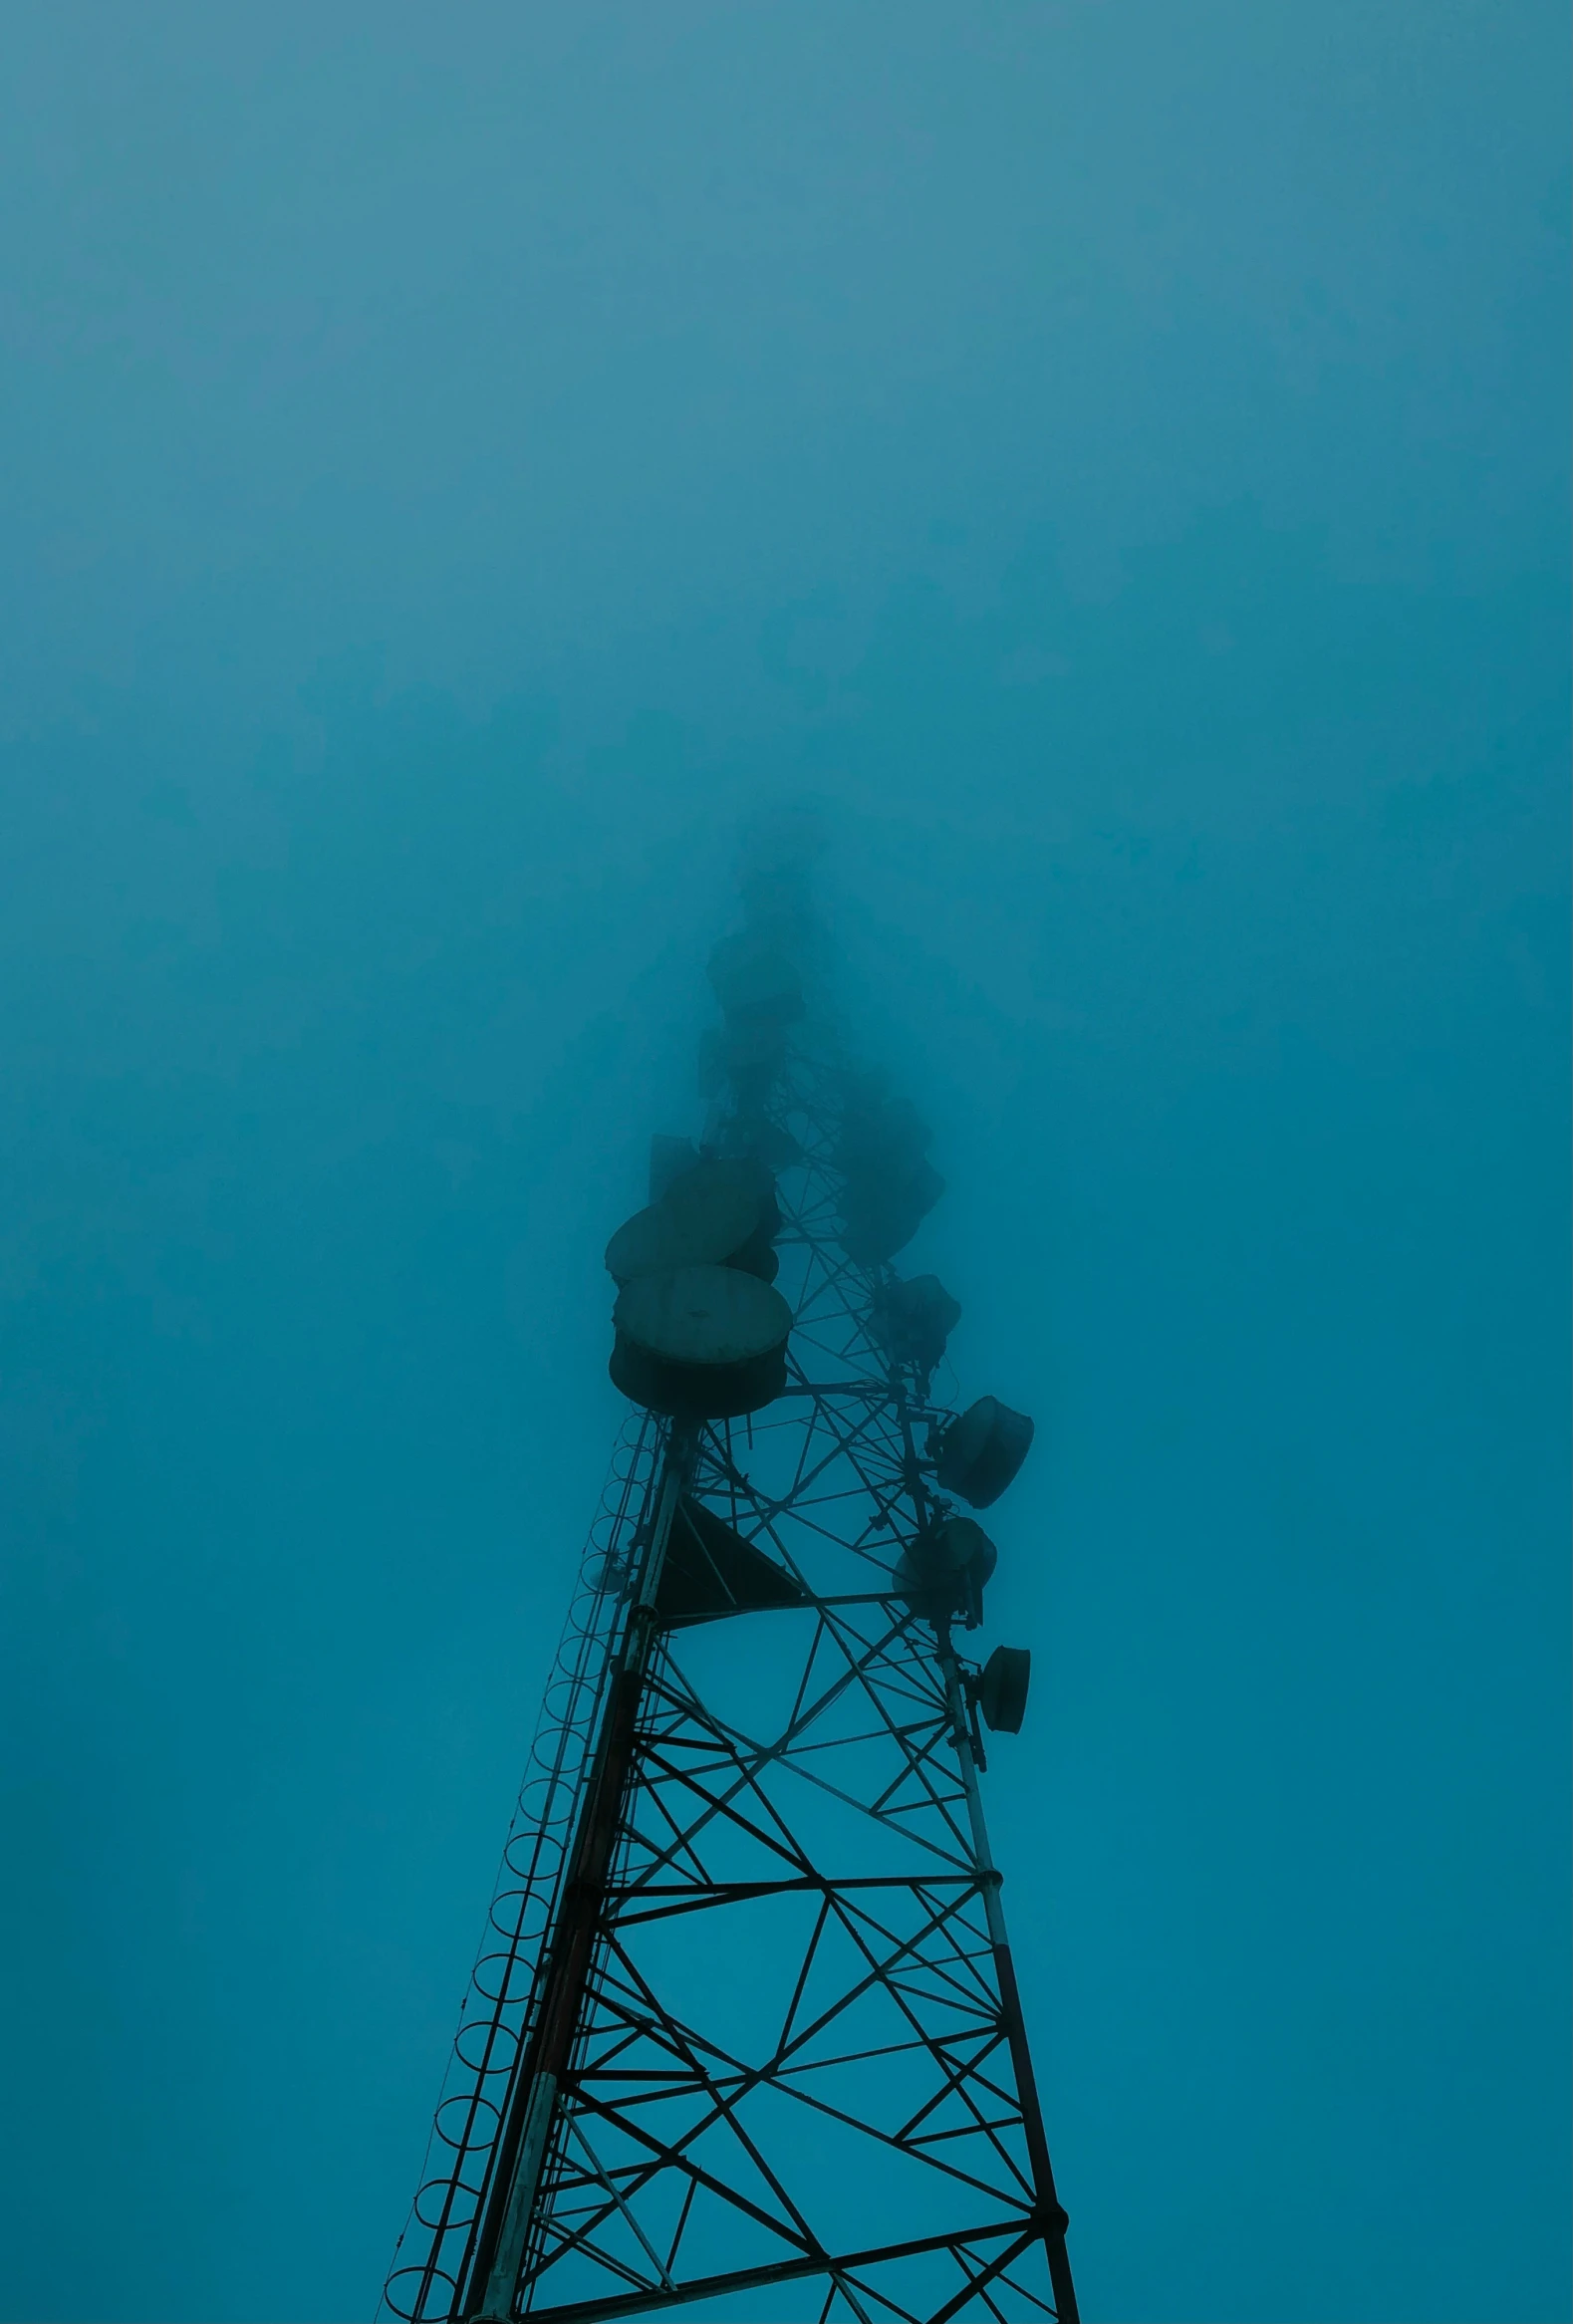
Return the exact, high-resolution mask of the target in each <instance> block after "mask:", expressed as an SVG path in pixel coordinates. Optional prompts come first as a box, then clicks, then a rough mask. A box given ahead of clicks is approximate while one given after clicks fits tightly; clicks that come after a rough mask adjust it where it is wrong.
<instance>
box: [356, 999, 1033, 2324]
mask: <svg viewBox="0 0 1573 2324" xmlns="http://www.w3.org/2000/svg"><path fill="white" fill-rule="evenodd" d="M735 1054H736V1052H735V1045H734V1056H735ZM743 1054H744V1056H745V1058H746V1060H747V1062H746V1063H741V1064H736V1063H734V1069H733V1074H732V1077H731V1079H730V1080H729V1081H728V1082H726V1083H724V1084H723V1086H722V1088H721V1090H720V1093H719V1095H718V1097H717V1099H716V1102H715V1105H714V1107H713V1109H712V1114H711V1119H710V1122H709V1125H708V1127H707V1131H706V1138H705V1150H706V1151H707V1152H710V1153H715V1154H722V1155H724V1154H726V1153H728V1152H744V1151H747V1152H750V1153H754V1154H757V1153H759V1152H760V1151H762V1150H765V1149H768V1151H769V1153H770V1155H771V1157H772V1168H773V1170H774V1174H775V1186H776V1199H777V1202H778V1204H779V1216H780V1228H779V1233H778V1235H777V1237H776V1248H777V1250H778V1252H779V1259H780V1269H781V1272H780V1276H779V1278H778V1282H777V1289H778V1290H779V1291H781V1292H782V1293H783V1294H784V1295H785V1296H786V1298H787V1300H788V1301H789V1303H790V1306H791V1309H792V1314H793V1326H792V1333H791V1340H790V1343H789V1351H788V1361H787V1374H786V1386H785V1390H784V1392H783V1393H781V1394H779V1395H777V1396H776V1397H775V1398H774V1400H773V1401H772V1402H771V1403H770V1404H769V1405H768V1406H767V1407H766V1408H765V1409H764V1410H763V1411H760V1412H757V1413H755V1414H753V1415H751V1416H750V1417H748V1418H747V1419H743V1420H710V1421H698V1420H691V1419H684V1418H683V1417H681V1416H680V1415H679V1416H676V1417H667V1418H662V1417H661V1416H660V1415H658V1414H655V1413H639V1414H636V1416H635V1417H634V1418H632V1419H631V1420H630V1421H629V1423H628V1424H627V1426H626V1427H625V1429H624V1431H623V1434H622V1437H621V1439H620V1442H619V1445H618V1447H617V1450H616V1453H615V1455H614V1459H613V1464H612V1474H611V1479H610V1482H609V1485H608V1488H607V1492H606V1495H605V1497H604V1500H603V1504H602V1509H601V1513H600V1515H599V1517H598V1519H597V1521H596V1523H595V1525H594V1527H593V1528H592V1532H591V1536H590V1541H589V1545H588V1548H587V1551H586V1554H585V1559H584V1564H583V1567H582V1569H581V1575H580V1581H579V1587H578V1592H577V1595H576V1597H575V1599H574V1602H573V1606H572V1609H571V1612H570V1616H569V1620H568V1625H567V1629H566V1632H565V1635H564V1640H563V1644H562V1646H561V1648H560V1650H559V1654H558V1658H557V1663H556V1666H555V1669H554V1672H553V1675H552V1678H551V1679H550V1682H549V1684H548V1688H547V1694H546V1700H545V1703H544V1706H543V1709H542V1713H541V1719H540V1724H539V1727H538V1729H537V1734H536V1740H535V1745H534V1750H533V1754H532V1758H531V1763H530V1769H529V1773H528V1776H527V1778H526V1781H525V1785H524V1788H523V1791H522V1793H521V1795H520V1801H519V1808H518V1813H517V1815H516V1818H515V1821H514V1826H513V1831H512V1834H511V1836H510V1839H509V1842H508V1846H507V1849H506V1852H505V1856H504V1861H503V1868H502V1873H501V1876H500V1879H499V1883H498V1888H497V1892H496V1895H495V1898H494V1901H493V1904H492V1908H491V1915H490V1923H489V1928H488V1934H487V1939H486V1941H485V1943H484V1945H483V1947H482V1952H481V1957H480V1959H479V1960H478V1962H477V1964H476V1967H475V1971H474V1975H473V1979H472V1983H471V1987H470V1991H469V1994H468V1997H467V1999H466V2002H465V2006H464V2012H463V2016H462V2021H461V2024H460V2029H459V2032H458V2036H457V2039H456V2042H455V2045H454V2050H453V2053H452V2058H451V2061H450V2065H449V2071H448V2075H447V2080H446V2084H445V2088H444V2093H443V2096H442V2099H441V2103H440V2105H439V2107H438V2111H437V2115H436V2121H435V2125H434V2128H433V2132H432V2138H431V2144H430V2147H429V2149H428V2154H427V2163H426V2172H425V2178H424V2183H423V2185H422V2186H421V2189H420V2191H419V2194H418V2195H417V2196H416V2199H415V2203H414V2207H413V2210H412V2213H411V2216H410V2220H409V2222H408V2224H407V2226H406V2228H405V2231H404V2233H403V2235H402V2237H401V2238H400V2243H399V2248H398V2251H397V2253H396V2254H395V2258H394V2262H393V2273H392V2275H391V2276H390V2278H389V2282H388V2286H387V2289H386V2293H385V2309H384V2312H385V2313H392V2314H393V2315H394V2316H398V2317H405V2318H413V2319H418V2320H421V2324H424V2320H427V2319H436V2318H441V2319H444V2320H449V2324H463V2320H467V2319H472V2318H480V2317H484V2318H488V2319H492V2318H494V2319H499V2320H507V2319H511V2318H522V2317H529V2318H531V2319H534V2320H536V2324H568V2320H569V2319H587V2320H588V2319H591V2318H604V2317H614V2316H644V2315H647V2314H654V2313H655V2311H657V2310H661V2309H664V2308H668V2307H672V2306H675V2305H678V2304H680V2303H697V2313H698V2314H699V2315H700V2316H702V2317H711V2318H716V2319H720V2318H726V2319H730V2320H734V2324H735V2320H736V2319H739V2318H744V2317H746V2318H747V2319H750V2320H751V2324H752V2320H758V2319H765V2318H779V2319H784V2320H786V2324H803V2320H806V2319H809V2318H814V2319H818V2320H820V2324H829V2320H830V2319H833V2318H837V2319H839V2318H854V2317H855V2318H859V2319H863V2320H864V2324H875V2320H876V2319H888V2318H896V2319H910V2320H913V2324H917V2320H918V2319H925V2320H927V2324H945V2320H947V2319H949V2318H951V2317H961V2318H965V2319H967V2320H968V2324H981V2320H982V2319H983V2318H985V2317H993V2318H996V2319H1007V2320H1008V2324H1020V2320H1023V2319H1027V2318H1030V2317H1033V2316H1051V2317H1054V2318H1056V2319H1058V2320H1059V2324H1076V2319H1077V2310H1076V2299H1075V2293H1074V2290H1073V2287H1072V2282H1071V2273H1070V2266H1069V2261H1068V2259H1067V2256H1066V2247H1065V2227H1066V2218H1065V2213H1064V2211H1063V2210H1062V2208H1061V2206H1060V2203H1059V2200H1058V2197H1057V2195H1056V2193H1055V2188H1054V2180H1053V2175H1052V2172H1051V2170H1050V2165H1049V2154H1048V2148H1047V2144H1046V2141H1045V2136H1044V2130H1043V2122H1042V2116H1041V2113H1040V2108H1039V2102H1038V2094H1037V2089H1036V2086H1035V2083H1034V2079H1033V2070H1032V2061H1031V2057H1030V2055H1029V2052H1028V2047H1027V2039H1026V2032H1025V2028H1024V2025H1023V2020H1022V2012H1021V2003H1020V1999H1019V1995H1018V1992H1017V1987H1016V1979H1015V1973H1014V1970H1013V1968H1012V1964H1011V1956H1010V1949H1009V1945H1008V1943H1007V1940H1006V1936H1005V1924H1004V1919H1003V1914H1002V1911H1001V1906H1000V1894H999V1890H1000V1882H999V1875H998V1873H997V1872H996V1871H995V1869H994V1865H993V1861H992V1858H991V1856H990V1853H989V1846H988V1837H987V1833H986V1830H985V1826H984V1820H983V1809H982V1803H981V1799H980V1796H979V1786H978V1775H979V1771H980V1769H981V1768H982V1766H983V1763H984V1762H983V1747H982V1739H981V1734H980V1729H979V1723H978V1717H977V1699H978V1693H979V1675H978V1673H977V1671H976V1669H975V1668H974V1667H973V1666H972V1665H971V1664H970V1663H968V1662H967V1661H965V1660H964V1659H963V1657H962V1655H961V1654H960V1652H959V1651H958V1648H957V1644H956V1640H955V1637H954V1635H953V1632H954V1625H955V1622H956V1620H957V1619H961V1620H964V1619H966V1618H967V1613H968V1611H969V1612H970V1618H971V1619H973V1620H975V1619H976V1611H977V1601H976V1593H975V1591H974V1592H973V1595H972V1599H971V1604H970V1608H969V1610H968V1609H963V1608H961V1607H959V1606H956V1605H953V1604H945V1603H941V1602H940V1601H939V1600H936V1599H934V1598H933V1597H932V1596H929V1597H928V1598H926V1599H925V1598H924V1596H923V1595H922V1593H921V1592H919V1591H917V1590H914V1589H913V1586H912V1581H911V1551H912V1545H913V1544H914V1543H915V1542H916V1543H918V1544H919V1545H920V1544H921V1542H922V1541H923V1540H924V1539H925V1538H929V1537H931V1535H932V1531H933V1528H934V1527H935V1525H936V1524H939V1523H942V1522H943V1521H944V1520H945V1518H946V1517H947V1516H948V1515H949V1506H948V1504H947V1503H946V1501H945V1500H944V1499H943V1497H942V1496H941V1495H940V1494H939V1492H938V1489H937V1485H936V1479H935V1464H934V1460H933V1458H932V1457H931V1453H932V1449H933V1447H934V1445H935V1444H936V1443H937V1442H939V1441H941V1438H942V1431H943V1430H944V1429H945V1428H946V1427H947V1426H948V1425H949V1424H950V1423H952V1422H953V1420H954V1418H955V1416H954V1415H953V1414H951V1413H949V1412H948V1411H946V1410H945V1409H943V1408H941V1407H940V1406H938V1405H936V1404H934V1403H932V1402H931V1401H930V1397H929V1385H928V1383H929V1374H930V1370H931V1361H932V1351H931V1350H929V1351H928V1352H927V1354H926V1355H925V1354H924V1353H923V1352H921V1351H918V1352H917V1353H915V1352H913V1351H912V1350H911V1349H904V1346H903V1343H902V1340H901V1337H900V1335H899V1334H896V1333H893V1331H892V1328H891V1324H890V1316H891V1313H892V1301H893V1296H894V1294H895V1293H896V1292H897V1290H898V1288H899V1284H898V1278H897V1277H896V1275H895V1273H894V1271H893V1269H892V1268H891V1266H890V1265H889V1263H888V1262H887V1261H884V1260H879V1259H876V1260H874V1261H870V1262H867V1263H862V1264H860V1263H858V1262H856V1261H855V1260H854V1259H852V1258H850V1257H849V1256H848V1253H847V1250H846V1248H845V1247H844V1244H845V1241H852V1242H854V1244H856V1237H855V1236H853V1235H851V1234H849V1232H848V1227H847V1216H848V1210H849V1193H848V1184H847V1177H846V1167H847V1162H846V1157H847V1140H848V1110H849V1105H850V1104H851V1103H852V1102H853V1098H851V1097H849V1092H851V1093H854V1094H855V1093H856V1091H857V1090H858V1089H859V1088H861V1087H866V1084H860V1083H859V1082H858V1081H857V1079H856V1077H854V1076H853V1075H851V1073H850V1070H849V1068H848V1066H847V1064H846V1062H845V1060H844V1058H843V1056H842V1054H841V1053H840V1051H839V1049H838V1047H837V1046H836V1044H835V1043H834V1042H833V1040H832V1039H831V1038H830V1036H829V1035H828V1034H827V1033H825V1032H823V1031H822V1030H817V1029H815V1028H814V1027H813V1025H812V1024H811V1023H808V1022H800V1023H798V1024H796V1025H794V1026H793V1027H792V1029H791V1032H790V1036H789V1037H788V1036H786V1035H785V1034H783V1036H782V1037H781V1039H780V1040H779V1041H767V1042H766V1043H765V1044H764V1046H763V1049H761V1046H760V1043H759V1042H758V1041H757V1040H754V1041H752V1042H751V1043H745V1044H743ZM761 1059H762V1060H763V1062H761ZM935 1183H936V1184H937V1181H935ZM904 1558H905V1559H906V1561H907V1562H906V1563H905V1564H904V1562H903V1561H904ZM898 1569H900V1570H898ZM904 1582H905V1584H906V1588H907V1591H908V1593H909V1594H908V1595H903V1594H902V1591H901V1589H900V1588H899V1586H898V1585H899V1584H902V1583H904ZM777 2287H784V2288H777Z"/></svg>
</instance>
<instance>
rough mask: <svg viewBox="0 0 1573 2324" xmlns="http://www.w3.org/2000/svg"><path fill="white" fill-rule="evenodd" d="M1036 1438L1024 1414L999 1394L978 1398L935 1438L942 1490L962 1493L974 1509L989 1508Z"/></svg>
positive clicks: (935, 1471)
mask: <svg viewBox="0 0 1573 2324" xmlns="http://www.w3.org/2000/svg"><path fill="white" fill-rule="evenodd" d="M1032 1436H1033V1427H1032V1422H1031V1421H1030V1420H1028V1418H1027V1416H1026V1414H1025V1413H1014V1412H1012V1411H1011V1409H1010V1407H1009V1405H1002V1404H1001V1403H1000V1401H999V1399H998V1397H995V1396H982V1397H979V1398H978V1400H977V1403H976V1404H975V1405H969V1406H968V1407H967V1409H966V1411H965V1412H964V1413H963V1414H962V1415H961V1418H960V1419H959V1420H952V1421H951V1423H950V1425H949V1427H948V1428H946V1429H945V1430H944V1431H943V1432H942V1434H940V1435H939V1436H938V1437H937V1438H936V1439H935V1440H934V1444H933V1452H934V1474H935V1477H936V1478H937V1480H938V1483H939V1487H940V1489H941V1491H943V1492H947V1493H959V1494H960V1496H961V1498H962V1500H963V1501H970V1502H971V1504H972V1506H973V1508H974V1509H986V1508H987V1507H988V1505H989V1502H990V1501H997V1500H998V1499H999V1496H1000V1494H1001V1493H1002V1492H1003V1491H1004V1490H1005V1487H1006V1486H1007V1485H1008V1484H1010V1483H1011V1482H1012V1481H1013V1480H1014V1478H1015V1475H1016V1471H1017V1470H1018V1469H1019V1468H1020V1466H1021V1464H1022V1462H1023V1461H1024V1460H1025V1459H1026V1457H1027V1453H1028V1451H1029V1449H1030V1448H1031V1444H1032Z"/></svg>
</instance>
